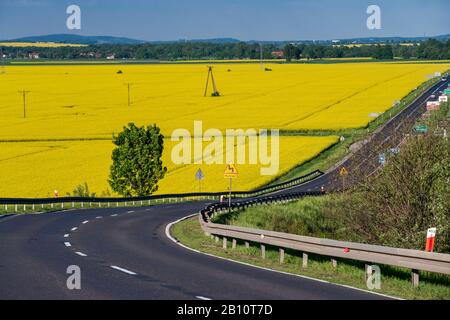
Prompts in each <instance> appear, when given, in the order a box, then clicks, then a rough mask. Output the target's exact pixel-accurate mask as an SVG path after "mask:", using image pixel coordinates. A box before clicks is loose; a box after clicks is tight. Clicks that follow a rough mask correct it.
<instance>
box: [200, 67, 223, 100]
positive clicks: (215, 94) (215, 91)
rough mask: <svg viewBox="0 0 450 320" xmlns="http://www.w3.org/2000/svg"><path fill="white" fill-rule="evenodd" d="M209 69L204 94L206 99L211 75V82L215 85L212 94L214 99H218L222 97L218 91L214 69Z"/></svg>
mask: <svg viewBox="0 0 450 320" xmlns="http://www.w3.org/2000/svg"><path fill="white" fill-rule="evenodd" d="M207 68H208V77H207V78H206V87H205V93H204V94H203V96H204V97H206V94H207V92H208V84H209V77H210V75H211V82H212V85H213V93H212V94H211V96H212V97H218V96H220V93H219V91H217V87H216V82H215V81H214V75H213V71H212V69H213V67H211V66H207Z"/></svg>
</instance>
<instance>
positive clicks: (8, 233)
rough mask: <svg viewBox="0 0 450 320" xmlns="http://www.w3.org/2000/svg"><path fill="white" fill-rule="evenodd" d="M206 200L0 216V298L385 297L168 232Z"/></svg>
mask: <svg viewBox="0 0 450 320" xmlns="http://www.w3.org/2000/svg"><path fill="white" fill-rule="evenodd" d="M446 85H447V82H446V83H443V82H442V83H440V84H438V85H437V86H435V87H433V88H431V89H430V90H429V91H427V92H426V94H424V95H423V96H422V97H420V98H419V99H418V100H417V101H416V102H415V103H413V104H412V105H411V106H409V107H408V108H407V109H405V110H404V111H403V112H402V113H401V114H400V115H399V116H397V117H395V118H394V119H393V120H392V121H391V122H390V123H388V125H387V126H386V127H387V128H389V127H395V126H398V125H399V124H401V123H402V121H404V119H406V118H408V116H410V115H412V116H416V115H417V114H418V109H419V107H420V105H421V104H422V103H423V102H424V101H425V100H426V99H427V97H428V96H429V95H430V93H431V92H433V91H439V90H440V89H441V88H442V87H443V86H446ZM386 130H387V129H386ZM386 132H388V131H384V130H381V131H380V133H378V134H384V133H386ZM393 143H394V142H393ZM366 147H368V146H366ZM366 147H365V148H366ZM359 152H364V148H363V149H362V151H359ZM346 161H351V159H349V160H346ZM344 163H346V162H345V161H344ZM335 177H336V170H331V171H330V172H328V173H326V174H325V175H323V176H321V177H319V178H317V179H315V180H313V181H310V182H308V183H305V184H303V185H301V186H297V187H295V188H291V189H290V190H288V191H284V192H293V191H308V190H317V189H320V187H321V186H322V185H328V184H331V185H332V183H333V181H334V179H335ZM207 204H208V203H207V202H194V203H180V204H172V205H160V206H153V207H141V208H115V209H86V210H77V211H65V212H58V213H48V214H41V215H39V214H37V215H24V216H10V217H5V218H2V219H0V257H1V259H0V299H235V300H238V299H239V300H243V299H385V297H382V296H379V295H375V294H371V293H369V292H364V291H360V290H356V289H352V288H347V287H343V286H338V285H333V284H330V283H326V282H321V281H317V280H312V279H307V278H302V277H297V276H293V275H287V274H282V273H276V272H272V271H268V270H263V269H258V268H254V267H251V266H246V265H243V264H238V263H234V262H230V261H227V260H223V259H218V258H214V257H211V256H207V255H202V254H199V253H196V252H193V251H190V250H186V249H185V248H183V247H181V246H179V245H177V244H176V243H174V242H172V241H171V240H170V239H168V238H167V237H166V235H165V227H166V225H167V224H168V223H170V222H172V221H174V220H177V219H179V218H181V217H184V216H186V215H188V214H192V213H195V212H198V211H199V210H200V209H202V208H204V207H205V206H206V205H207ZM69 265H78V266H79V267H80V268H81V286H82V288H81V290H69V289H67V286H66V280H67V277H68V275H67V274H66V269H67V267H68V266H69Z"/></svg>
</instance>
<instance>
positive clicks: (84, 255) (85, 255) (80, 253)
mask: <svg viewBox="0 0 450 320" xmlns="http://www.w3.org/2000/svg"><path fill="white" fill-rule="evenodd" d="M75 253H76V254H77V255H79V256H82V257H87V254H85V253H83V252H80V251H77V252H75Z"/></svg>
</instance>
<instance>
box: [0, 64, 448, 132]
mask: <svg viewBox="0 0 450 320" xmlns="http://www.w3.org/2000/svg"><path fill="white" fill-rule="evenodd" d="M266 66H269V67H270V68H271V69H272V70H273V71H271V72H263V71H261V69H260V66H259V64H220V65H215V66H214V72H215V79H216V82H217V86H218V90H219V92H220V93H221V94H222V96H221V97H218V98H213V97H206V98H204V97H203V91H204V87H205V82H206V75H207V69H206V67H205V65H120V66H111V65H106V66H103V65H95V66H20V67H19V66H14V67H12V66H7V67H6V68H5V69H6V73H5V74H0V97H1V100H0V112H1V118H0V139H42V138H80V137H106V138H109V137H111V135H112V133H113V132H118V131H119V130H121V128H122V126H123V125H124V124H126V123H128V122H130V121H135V122H137V124H148V123H153V122H155V123H157V124H158V126H160V127H161V128H162V131H163V133H164V134H165V135H170V133H171V132H172V131H173V130H174V129H176V128H180V127H182V128H190V127H191V126H192V123H193V121H194V120H203V122H204V126H205V127H208V128H211V127H212V128H219V129H225V128H279V129H287V130H296V129H330V130H333V129H341V128H358V127H363V126H366V125H367V123H368V122H369V121H370V120H372V119H371V118H370V117H369V113H374V112H377V113H380V112H383V111H386V110H387V109H388V108H390V107H391V106H392V104H393V102H394V101H395V100H398V99H400V98H402V97H403V96H405V95H406V94H407V93H408V92H410V91H411V90H412V89H414V88H415V87H416V86H418V85H419V84H420V83H422V82H424V81H425V80H426V76H427V75H429V74H431V73H434V72H435V71H444V70H446V69H448V68H449V65H448V64H392V63H390V64H388V63H386V64H384V63H354V64H352V63H345V64H314V65H311V64H299V65H287V64H285V65H283V64H274V65H266ZM119 69H120V70H121V71H122V72H123V73H121V74H118V73H117V72H118V71H119ZM127 83H130V92H131V106H130V107H128V106H127V101H128V97H127V90H128V86H127ZM19 90H29V91H31V92H30V93H29V94H28V95H27V118H26V119H23V106H22V95H21V94H19V93H18V91H19Z"/></svg>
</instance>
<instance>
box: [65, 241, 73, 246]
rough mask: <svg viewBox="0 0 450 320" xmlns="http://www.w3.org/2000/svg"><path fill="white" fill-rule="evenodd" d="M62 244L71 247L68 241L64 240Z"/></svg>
mask: <svg viewBox="0 0 450 320" xmlns="http://www.w3.org/2000/svg"><path fill="white" fill-rule="evenodd" d="M64 245H65V246H66V247H71V246H72V245H71V244H70V242H64Z"/></svg>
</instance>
